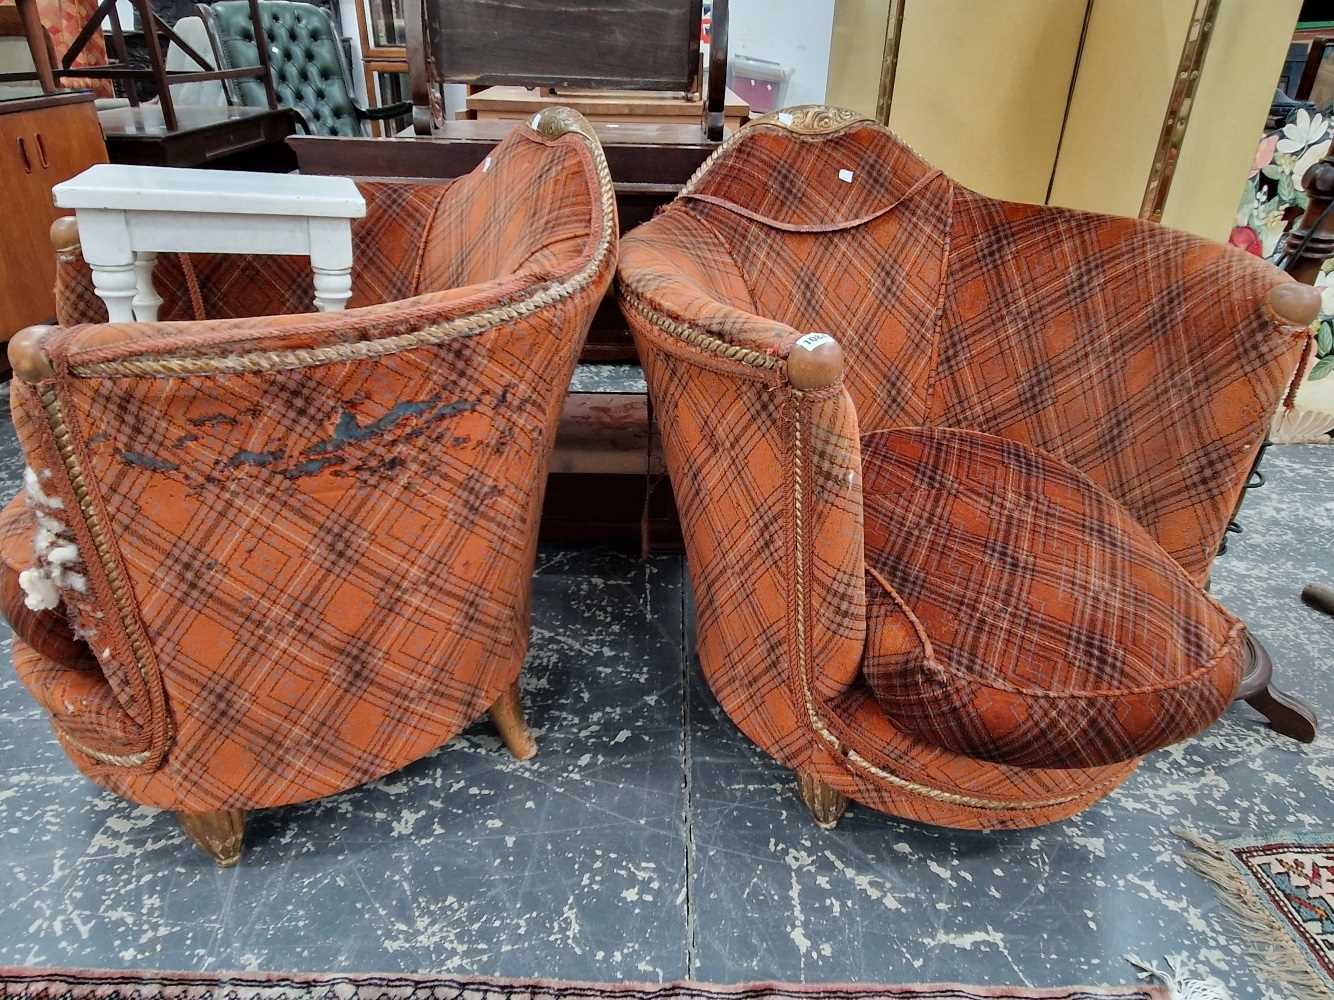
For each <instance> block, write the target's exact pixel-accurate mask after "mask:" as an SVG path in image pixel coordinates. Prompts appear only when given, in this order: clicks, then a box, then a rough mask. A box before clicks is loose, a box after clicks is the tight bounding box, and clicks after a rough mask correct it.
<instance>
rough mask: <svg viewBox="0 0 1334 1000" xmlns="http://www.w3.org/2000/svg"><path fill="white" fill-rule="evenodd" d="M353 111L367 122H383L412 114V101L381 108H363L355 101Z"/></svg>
mask: <svg viewBox="0 0 1334 1000" xmlns="http://www.w3.org/2000/svg"><path fill="white" fill-rule="evenodd" d="M352 110H353V111H355V112H356V114H357V117H358V118H361V119H364V120H366V121H374V122H382V121H388V120H389V119H391V118H398V117H400V116H402V115H410V114H412V102H411V101H398V102H396V103H394V104H386V105H384V106H383V107H380V108H363V107H362V106H361V105H360V104H357V103H356V102H355V101H354V102H353V104H352Z"/></svg>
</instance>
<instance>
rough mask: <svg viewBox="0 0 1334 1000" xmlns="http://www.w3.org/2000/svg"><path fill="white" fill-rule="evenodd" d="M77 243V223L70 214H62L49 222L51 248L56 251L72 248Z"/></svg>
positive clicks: (60, 251)
mask: <svg viewBox="0 0 1334 1000" xmlns="http://www.w3.org/2000/svg"><path fill="white" fill-rule="evenodd" d="M78 245H79V223H78V220H76V219H75V218H74V216H72V215H62V216H61V217H60V218H58V219H57V220H56V221H55V222H53V223H51V248H52V249H53V250H55V252H56V253H62V252H64V251H66V250H73V249H74V248H75V247H77V246H78Z"/></svg>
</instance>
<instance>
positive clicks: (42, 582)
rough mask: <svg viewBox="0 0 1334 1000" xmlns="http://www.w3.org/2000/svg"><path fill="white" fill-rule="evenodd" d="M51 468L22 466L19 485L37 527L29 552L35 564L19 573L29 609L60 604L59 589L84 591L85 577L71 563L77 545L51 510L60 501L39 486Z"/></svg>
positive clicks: (60, 505)
mask: <svg viewBox="0 0 1334 1000" xmlns="http://www.w3.org/2000/svg"><path fill="white" fill-rule="evenodd" d="M50 477H51V472H50V470H49V469H45V470H43V471H42V472H40V473H38V472H34V471H33V470H32V468H31V467H29V468H25V469H24V470H23V487H24V491H25V492H26V493H27V497H28V506H29V507H31V508H32V510H33V513H34V515H35V516H36V520H37V531H36V533H35V534H34V535H33V538H32V551H33V555H35V556H36V557H37V564H36V565H35V566H33V567H31V568H30V569H25V570H24V571H23V572H22V573H20V574H19V586H20V587H22V588H23V595H24V596H23V603H24V604H26V605H27V606H28V608H29V610H31V611H50V610H52V609H54V608H56V607H58V606H59V605H60V592H61V591H62V590H74V591H77V592H78V593H80V594H86V593H87V592H88V578H87V577H86V576H84V575H83V574H82V573H80V572H78V571H77V570H76V568H75V567H77V566H78V565H79V563H80V558H79V546H78V543H76V542H75V541H74V539H73V538H71V537H70V536H69V532H68V529H67V528H66V527H65V525H64V524H62V523H61V521H60V519H59V518H56V517H53V516H52V515H51V513H50V512H51V511H55V510H63V509H64V507H65V503H64V501H62V500H61V499H60V497H57V496H51V495H49V494H48V493H47V492H46V490H44V489H42V480H43V479H49V478H50Z"/></svg>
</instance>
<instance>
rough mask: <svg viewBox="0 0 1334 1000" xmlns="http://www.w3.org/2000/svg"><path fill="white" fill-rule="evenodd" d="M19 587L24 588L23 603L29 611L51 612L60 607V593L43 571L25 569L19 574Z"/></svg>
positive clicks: (35, 568) (34, 568)
mask: <svg viewBox="0 0 1334 1000" xmlns="http://www.w3.org/2000/svg"><path fill="white" fill-rule="evenodd" d="M19 586H20V587H22V588H23V603H24V604H26V605H27V606H28V610H29V611H50V610H51V609H52V608H55V607H58V606H59V605H60V591H59V590H57V589H56V585H55V581H53V580H52V579H51V577H50V576H49V575H47V573H46V572H45V571H43V570H42V569H39V568H37V567H33V568H32V569H25V570H24V571H23V572H22V573H20V574H19Z"/></svg>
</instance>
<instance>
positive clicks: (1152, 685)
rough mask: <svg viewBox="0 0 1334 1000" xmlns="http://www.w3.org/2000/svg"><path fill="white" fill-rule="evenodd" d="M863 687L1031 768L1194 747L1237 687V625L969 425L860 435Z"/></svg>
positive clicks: (912, 719)
mask: <svg viewBox="0 0 1334 1000" xmlns="http://www.w3.org/2000/svg"><path fill="white" fill-rule="evenodd" d="M862 470H863V474H864V476H865V481H864V483H863V487H862V489H863V497H864V501H863V504H864V506H863V509H864V516H865V529H866V534H865V538H866V552H867V563H868V570H869V572H870V574H871V576H870V577H869V578H868V579H867V582H866V588H867V603H868V605H870V607H869V609H868V611H867V617H868V619H869V622H868V642H867V648H866V657H865V661H864V672H865V677H866V683H867V685H868V686H869V687H870V688H871V690H872V692H873V693H874V694H875V697H876V699H877V701H878V702H879V703H880V706H881V707H882V708H883V710H884V712H885V714H886V715H888V716H889V717H890V718H891V719H892V720H893V721H894V723H895V724H896V725H897V726H898V727H899V728H901V729H903V730H905V731H906V732H910V733H912V734H913V735H915V736H917V737H918V738H919V739H921V740H923V741H924V742H926V743H931V744H935V745H937V746H942V747H947V748H948V749H951V750H955V751H957V752H959V753H963V754H967V755H969V756H971V757H977V758H979V759H981V760H989V761H998V762H1001V763H1006V764H1019V765H1024V766H1029V767H1072V766H1073V767H1096V766H1099V765H1103V764H1115V763H1119V762H1122V761H1128V760H1133V759H1134V758H1136V757H1139V756H1141V755H1142V754H1145V753H1148V752H1149V751H1150V750H1156V749H1158V748H1159V747H1163V746H1166V745H1168V744H1169V743H1175V742H1177V741H1179V740H1182V739H1185V738H1186V737H1188V736H1192V735H1194V734H1195V733H1197V732H1199V731H1200V730H1202V729H1204V728H1205V727H1207V726H1208V725H1209V724H1210V723H1212V722H1213V721H1214V720H1215V719H1216V718H1218V716H1219V715H1221V714H1222V712H1223V710H1224V709H1225V708H1227V705H1228V703H1229V702H1230V701H1231V699H1232V694H1233V692H1234V691H1235V690H1236V686H1237V682H1238V681H1239V680H1240V679H1241V673H1242V669H1243V665H1244V659H1245V654H1244V644H1243V642H1242V627H1241V623H1240V622H1238V621H1237V620H1236V619H1235V618H1233V617H1232V616H1231V615H1230V614H1228V613H1227V612H1226V611H1225V610H1223V608H1222V607H1221V606H1220V605H1218V603H1217V602H1215V601H1213V600H1211V599H1210V598H1209V597H1208V595H1206V594H1205V593H1204V592H1203V591H1202V590H1200V588H1198V587H1197V586H1195V584H1194V583H1192V582H1191V581H1190V579H1189V578H1188V577H1187V576H1186V574H1185V572H1184V571H1183V570H1182V569H1181V567H1180V566H1179V565H1178V564H1177V563H1176V562H1175V561H1174V560H1173V559H1172V557H1171V556H1169V555H1168V554H1167V553H1166V552H1164V551H1163V548H1162V546H1161V545H1159V544H1158V543H1157V542H1155V541H1154V540H1153V539H1152V538H1150V537H1149V535H1148V533H1147V532H1146V531H1145V530H1144V529H1143V528H1142V527H1141V526H1140V525H1139V524H1137V523H1136V522H1135V520H1134V518H1132V517H1131V516H1130V515H1129V513H1128V512H1127V511H1126V510H1125V508H1124V507H1122V506H1121V505H1120V504H1118V503H1117V502H1116V501H1115V500H1113V499H1112V498H1111V497H1110V496H1108V495H1107V494H1106V493H1105V492H1103V491H1102V490H1100V489H1099V488H1098V487H1097V486H1095V485H1094V484H1093V483H1092V482H1090V481H1089V480H1088V478H1087V477H1085V476H1084V475H1082V474H1081V473H1080V472H1079V471H1078V470H1077V469H1075V468H1073V467H1072V466H1070V465H1067V464H1066V463H1064V462H1062V461H1061V460H1060V459H1057V458H1054V457H1052V456H1050V455H1048V454H1046V453H1045V452H1041V451H1038V450H1037V449H1035V448H1031V447H1029V446H1028V445H1025V444H1022V443H1020V442H1017V441H1007V440H1005V439H1003V438H998V437H995V436H993V435H990V434H983V433H980V432H977V431H965V430H951V429H934V428H918V429H913V430H898V431H879V432H876V433H874V434H869V435H867V436H866V437H865V438H864V439H863V441H862Z"/></svg>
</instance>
